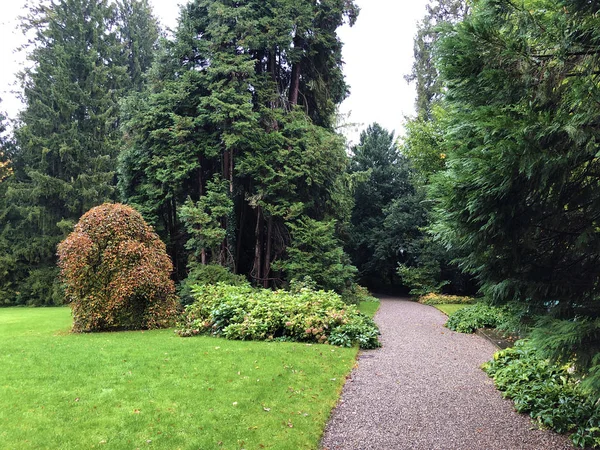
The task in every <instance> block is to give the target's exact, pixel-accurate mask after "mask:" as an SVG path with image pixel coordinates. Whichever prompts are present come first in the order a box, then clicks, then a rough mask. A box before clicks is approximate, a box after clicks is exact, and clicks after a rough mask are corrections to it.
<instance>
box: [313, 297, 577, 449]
mask: <svg viewBox="0 0 600 450" xmlns="http://www.w3.org/2000/svg"><path fill="white" fill-rule="evenodd" d="M375 320H376V322H377V323H378V325H379V328H380V330H381V341H382V344H383V347H382V348H381V349H378V350H370V351H364V352H361V354H360V357H359V360H358V364H357V367H356V368H355V369H354V370H353V372H352V374H351V376H350V377H349V378H348V380H347V382H346V385H345V386H344V390H343V393H342V397H341V400H340V402H339V404H338V406H337V407H336V409H335V410H334V411H333V413H332V417H331V419H330V421H329V424H328V425H327V429H326V430H325V435H324V437H323V440H322V447H323V449H325V450H350V449H351V450H367V449H377V450H400V449H411V450H412V449H414V450H417V449H424V450H434V449H440V450H451V449H464V450H478V449H481V450H500V449H503V450H526V449H531V450H554V449H569V448H573V447H572V446H571V445H570V443H569V440H568V438H566V437H564V436H559V435H556V434H554V433H552V432H549V431H543V430H538V429H536V428H535V426H534V425H533V424H532V422H531V421H530V420H529V417H528V416H525V415H521V414H518V413H516V412H515V411H514V409H513V407H512V402H511V401H509V400H504V399H503V398H502V396H501V394H500V393H499V392H498V391H497V390H496V389H495V388H494V385H493V382H492V381H491V379H489V378H488V377H487V375H486V374H485V373H484V372H483V371H482V370H481V369H480V368H479V367H480V365H481V364H482V363H483V362H485V361H487V360H489V359H490V358H491V357H492V355H493V354H494V352H495V351H496V349H495V347H494V346H493V345H492V344H491V343H489V342H488V341H487V340H485V339H484V338H481V337H479V336H476V335H466V334H459V333H455V332H453V331H450V330H448V329H447V328H444V327H443V324H444V322H445V321H446V317H445V316H444V314H442V313H441V312H439V311H438V310H437V309H435V308H433V307H431V306H425V305H420V304H418V303H415V302H411V301H407V300H402V299H396V298H384V299H382V301H381V307H380V309H379V311H378V312H377V314H376V316H375Z"/></svg>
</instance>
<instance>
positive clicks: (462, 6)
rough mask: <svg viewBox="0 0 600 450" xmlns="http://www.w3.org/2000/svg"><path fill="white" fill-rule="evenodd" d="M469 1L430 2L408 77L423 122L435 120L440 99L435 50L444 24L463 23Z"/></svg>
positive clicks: (440, 86)
mask: <svg viewBox="0 0 600 450" xmlns="http://www.w3.org/2000/svg"><path fill="white" fill-rule="evenodd" d="M469 4H470V2H469V0H430V3H429V4H428V5H427V14H426V15H425V18H424V19H423V21H422V22H421V23H420V24H419V26H418V29H417V34H416V36H415V39H414V45H413V53H414V63H413V67H412V71H411V73H410V74H409V75H407V76H406V77H405V79H406V81H408V82H415V84H416V89H417V97H416V100H415V108H416V111H417V117H418V118H419V119H420V120H429V119H431V118H432V113H433V110H432V107H433V104H434V103H435V101H436V100H439V99H440V98H441V94H442V83H441V80H440V78H439V75H438V70H437V68H436V65H435V57H434V49H435V45H436V42H437V41H438V39H439V36H440V31H441V28H442V27H443V25H444V24H452V23H457V22H460V21H461V20H462V19H463V18H464V17H466V16H467V15H468V13H469Z"/></svg>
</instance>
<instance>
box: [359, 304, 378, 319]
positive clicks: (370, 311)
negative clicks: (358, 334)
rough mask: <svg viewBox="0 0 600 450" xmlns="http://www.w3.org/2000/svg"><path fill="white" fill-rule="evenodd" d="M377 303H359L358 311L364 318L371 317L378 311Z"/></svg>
mask: <svg viewBox="0 0 600 450" xmlns="http://www.w3.org/2000/svg"><path fill="white" fill-rule="evenodd" d="M379 305H380V303H379V302H360V304H359V305H358V309H359V310H360V312H361V313H363V314H364V315H366V316H369V317H371V318H372V317H373V316H374V315H375V313H376V312H377V310H378V309H379Z"/></svg>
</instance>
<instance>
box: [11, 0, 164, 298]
mask: <svg viewBox="0 0 600 450" xmlns="http://www.w3.org/2000/svg"><path fill="white" fill-rule="evenodd" d="M133 12H135V13H136V15H135V18H134V16H133ZM23 28H24V30H25V31H26V32H28V33H31V35H32V44H31V46H30V48H29V54H28V57H29V60H30V64H31V65H30V66H29V68H27V69H26V70H25V71H24V72H23V73H22V75H21V79H22V86H23V98H24V101H25V109H24V110H23V112H22V113H21V115H20V118H19V125H18V128H17V129H16V131H15V140H16V145H17V147H16V151H15V153H14V160H13V165H14V171H15V174H14V177H12V179H11V180H10V182H9V183H8V185H7V187H6V199H5V205H4V207H5V210H4V211H3V213H2V215H3V217H4V218H5V221H3V230H2V236H3V238H4V239H6V240H8V244H7V247H8V250H9V256H8V259H9V261H8V262H6V261H5V262H4V263H0V264H2V267H1V268H0V284H2V285H3V286H4V289H3V291H4V295H5V296H6V297H5V298H4V299H3V301H4V302H15V303H35V304H52V303H57V302H60V301H61V294H60V290H59V286H58V284H57V281H56V275H57V270H56V268H55V260H56V258H55V253H56V245H57V244H58V242H60V241H61V240H62V239H63V238H64V236H65V235H66V233H68V232H69V231H70V229H71V227H72V226H73V224H74V223H76V222H77V220H78V219H79V217H80V216H81V215H82V214H83V213H84V212H86V211H87V210H88V209H90V208H91V207H93V206H95V205H98V204H100V203H103V202H104V201H106V200H110V199H115V198H116V190H115V179H116V175H115V171H116V156H117V153H118V151H119V145H120V139H121V134H120V131H119V127H118V109H119V108H118V101H119V97H120V96H122V95H123V94H124V93H125V91H126V90H128V89H131V88H136V87H139V86H140V85H141V72H143V71H144V70H145V68H146V67H147V66H148V64H149V62H150V59H151V57H152V55H151V54H150V51H149V48H151V46H152V45H154V42H155V41H156V37H157V26H156V22H155V21H154V19H152V17H151V15H150V11H149V9H148V5H147V2H146V1H143V2H137V1H136V0H124V1H122V2H120V3H119V7H117V6H116V5H115V4H113V3H110V2H109V1H108V0H53V1H50V2H40V3H38V4H37V6H34V7H32V8H31V9H30V11H29V15H28V16H27V17H26V18H24V19H23ZM142 38H143V39H148V40H152V43H151V44H150V45H148V43H141V42H140V39H142Z"/></svg>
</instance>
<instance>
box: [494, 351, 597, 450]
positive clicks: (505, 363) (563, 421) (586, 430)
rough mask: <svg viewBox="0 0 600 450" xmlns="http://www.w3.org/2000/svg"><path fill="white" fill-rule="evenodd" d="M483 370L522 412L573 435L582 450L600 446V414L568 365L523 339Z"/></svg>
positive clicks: (500, 354)
mask: <svg viewBox="0 0 600 450" xmlns="http://www.w3.org/2000/svg"><path fill="white" fill-rule="evenodd" d="M483 370H484V371H485V372H486V373H487V374H488V375H489V376H490V377H491V378H493V379H494V382H495V384H496V387H497V388H498V389H499V390H500V391H502V392H503V394H504V396H505V397H508V398H511V399H512V400H513V401H514V404H515V409H516V410H517V411H518V412H521V413H529V415H530V416H531V417H532V418H533V419H535V420H536V421H537V422H538V423H539V424H540V425H543V426H545V427H548V428H552V429H553V430H555V431H556V432H558V433H573V434H572V435H571V439H572V440H573V443H575V445H577V446H579V447H599V446H600V411H599V410H598V407H597V405H596V404H595V402H594V401H593V400H592V398H591V397H590V396H589V395H588V394H587V393H586V392H584V391H583V390H582V389H581V385H580V384H579V380H578V379H577V378H575V377H573V376H572V375H571V374H570V370H569V368H568V366H562V367H561V366H558V365H554V364H551V363H550V362H549V361H548V360H547V359H544V358H543V356H542V355H541V354H540V353H539V352H538V351H537V350H536V349H535V348H534V346H533V345H532V344H531V342H529V341H524V340H523V341H518V342H517V343H516V344H515V347H514V348H509V349H506V350H503V351H501V352H498V353H496V354H495V355H494V360H493V361H490V362H487V363H485V364H484V365H483Z"/></svg>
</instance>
